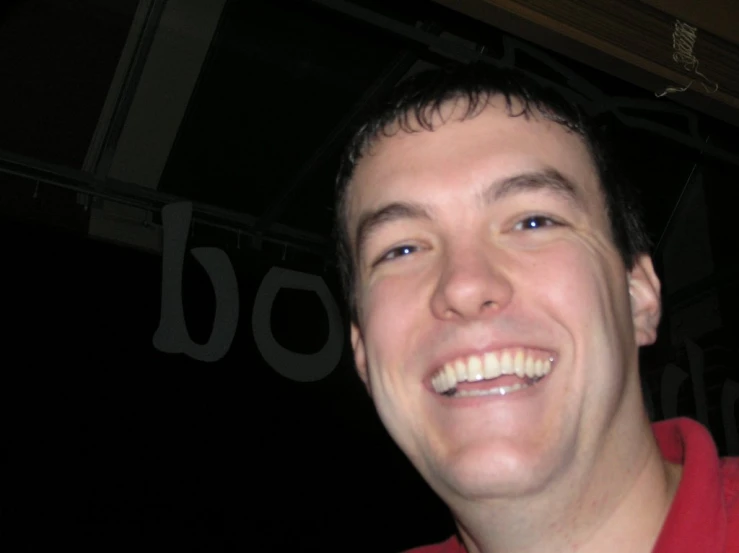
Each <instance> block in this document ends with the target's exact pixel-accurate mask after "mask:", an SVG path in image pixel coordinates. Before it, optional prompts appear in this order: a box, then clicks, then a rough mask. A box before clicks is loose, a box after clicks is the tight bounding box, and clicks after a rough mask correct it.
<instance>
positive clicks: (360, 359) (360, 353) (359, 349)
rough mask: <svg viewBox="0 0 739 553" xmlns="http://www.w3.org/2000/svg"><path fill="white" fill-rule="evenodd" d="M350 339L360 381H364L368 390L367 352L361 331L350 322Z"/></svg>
mask: <svg viewBox="0 0 739 553" xmlns="http://www.w3.org/2000/svg"><path fill="white" fill-rule="evenodd" d="M351 340H352V349H353V350H354V363H355V364H356V366H357V372H358V373H359V378H361V379H362V382H364V385H365V386H366V387H367V389H368V390H369V379H368V377H367V353H366V351H365V348H364V339H363V338H362V331H361V330H360V329H359V327H358V326H357V325H356V324H354V323H352V328H351Z"/></svg>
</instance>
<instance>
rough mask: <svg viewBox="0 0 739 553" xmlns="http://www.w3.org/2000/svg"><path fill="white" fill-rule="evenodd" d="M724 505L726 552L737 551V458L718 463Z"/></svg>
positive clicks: (738, 536) (738, 523) (738, 462)
mask: <svg viewBox="0 0 739 553" xmlns="http://www.w3.org/2000/svg"><path fill="white" fill-rule="evenodd" d="M719 466H720V472H721V481H722V487H723V491H724V504H725V505H726V526H727V539H728V543H727V551H739V457H724V458H723V459H721V460H720V461H719Z"/></svg>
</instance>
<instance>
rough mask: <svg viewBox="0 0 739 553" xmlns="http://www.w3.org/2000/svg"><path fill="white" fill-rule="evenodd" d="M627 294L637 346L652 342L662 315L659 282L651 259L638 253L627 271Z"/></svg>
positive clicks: (655, 336)
mask: <svg viewBox="0 0 739 553" xmlns="http://www.w3.org/2000/svg"><path fill="white" fill-rule="evenodd" d="M629 295H630V296H631V315H632V319H633V323H634V337H635V339H636V343H637V345H638V346H647V345H650V344H653V343H654V342H655V340H656V339H657V328H658V327H659V321H660V318H661V315H662V304H661V300H660V282H659V278H658V277H657V274H656V273H655V271H654V265H653V264H652V259H651V258H650V257H649V256H648V255H646V254H644V255H640V256H639V257H638V258H637V260H636V262H635V263H634V267H633V269H631V272H630V273H629Z"/></svg>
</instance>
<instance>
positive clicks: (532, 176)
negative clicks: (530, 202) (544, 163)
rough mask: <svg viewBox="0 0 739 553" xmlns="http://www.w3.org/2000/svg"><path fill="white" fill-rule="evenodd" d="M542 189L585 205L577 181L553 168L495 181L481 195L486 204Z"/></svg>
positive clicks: (580, 205)
mask: <svg viewBox="0 0 739 553" xmlns="http://www.w3.org/2000/svg"><path fill="white" fill-rule="evenodd" d="M541 189H545V190H550V191H552V192H554V193H555V194H557V195H560V196H563V197H564V198H565V199H566V200H568V201H570V202H572V203H574V204H576V205H577V206H579V207H583V205H584V200H583V198H582V196H581V194H580V191H579V189H578V187H577V186H576V185H575V183H573V182H572V181H571V180H570V179H568V178H567V177H566V176H564V175H563V174H562V173H560V172H559V171H558V170H556V169H553V168H547V169H544V170H541V171H531V172H528V173H520V174H518V175H514V176H512V177H506V178H504V179H501V180H498V181H495V182H493V183H492V184H491V185H490V186H488V187H487V188H486V189H485V190H484V191H483V192H482V194H481V197H482V200H483V202H484V203H485V205H490V204H492V203H495V202H497V201H499V200H502V199H503V198H506V197H508V196H513V195H515V194H518V193H521V192H527V191H530V190H541Z"/></svg>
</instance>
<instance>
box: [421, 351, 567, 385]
mask: <svg viewBox="0 0 739 553" xmlns="http://www.w3.org/2000/svg"><path fill="white" fill-rule="evenodd" d="M553 360H554V359H553V357H551V356H549V357H546V356H542V352H536V351H533V350H527V349H522V348H516V349H505V350H502V351H497V352H488V353H486V354H484V355H470V356H469V357H467V358H464V359H457V360H456V361H452V362H449V363H446V364H445V365H444V367H443V368H442V369H439V371H437V373H436V374H435V375H434V376H433V377H432V379H431V384H432V386H433V387H434V390H436V391H437V392H438V393H440V394H443V393H444V392H447V391H449V390H451V389H453V388H455V387H456V386H457V383H458V382H465V381H466V382H475V381H479V380H489V379H492V378H497V377H499V376H501V375H511V374H515V375H516V376H518V377H520V378H524V377H528V378H541V377H542V376H544V375H547V374H549V372H550V371H551V370H552V361H553Z"/></svg>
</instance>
